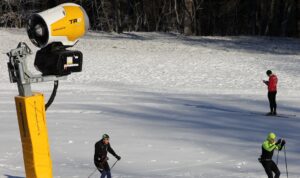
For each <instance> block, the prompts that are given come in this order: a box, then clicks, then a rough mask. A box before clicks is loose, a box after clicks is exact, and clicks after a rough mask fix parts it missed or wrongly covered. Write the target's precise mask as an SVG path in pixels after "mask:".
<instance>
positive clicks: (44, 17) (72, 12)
mask: <svg viewBox="0 0 300 178" xmlns="http://www.w3.org/2000/svg"><path fill="white" fill-rule="evenodd" d="M89 26H90V23H89V18H88V16H87V13H86V12H85V10H84V9H83V8H82V7H81V6H79V5H77V4H74V3H64V4H61V5H58V6H56V7H54V8H52V9H48V10H46V11H43V12H40V13H37V14H33V15H31V16H30V17H29V19H28V22H27V34H28V36H29V38H30V40H31V42H32V43H33V44H34V45H35V46H37V47H39V48H43V47H45V46H47V45H48V44H51V43H61V44H62V45H64V46H73V45H74V44H76V42H77V41H78V39H79V38H80V37H82V36H83V35H84V34H85V33H86V32H87V31H88V29H89Z"/></svg>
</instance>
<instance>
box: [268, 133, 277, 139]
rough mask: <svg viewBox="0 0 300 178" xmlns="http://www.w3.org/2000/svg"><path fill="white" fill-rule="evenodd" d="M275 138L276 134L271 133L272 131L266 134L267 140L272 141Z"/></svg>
mask: <svg viewBox="0 0 300 178" xmlns="http://www.w3.org/2000/svg"><path fill="white" fill-rule="evenodd" d="M275 139H276V134H275V133H273V132H271V133H269V135H268V140H269V141H272V140H275Z"/></svg>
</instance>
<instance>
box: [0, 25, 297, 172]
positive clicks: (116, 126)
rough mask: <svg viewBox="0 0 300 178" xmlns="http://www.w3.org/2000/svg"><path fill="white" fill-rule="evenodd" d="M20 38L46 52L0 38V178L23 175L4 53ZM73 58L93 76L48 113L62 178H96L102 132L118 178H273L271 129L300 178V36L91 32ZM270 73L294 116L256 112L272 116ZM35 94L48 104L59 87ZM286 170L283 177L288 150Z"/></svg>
mask: <svg viewBox="0 0 300 178" xmlns="http://www.w3.org/2000/svg"><path fill="white" fill-rule="evenodd" d="M19 41H25V42H26V43H27V44H28V45H29V46H30V47H31V48H32V50H33V51H34V52H35V51H36V50H38V49H37V48H35V47H34V46H33V45H32V44H31V43H30V41H29V40H28V38H27V35H26V33H25V31H24V30H17V29H0V53H1V60H0V114H1V116H0V120H1V124H0V130H1V134H0V143H1V147H0V178H2V177H3V178H15V177H17V178H24V177H25V172H24V165H23V158H22V150H21V143H20V138H19V130H18V125H17V119H16V113H15V106H14V99H13V97H14V96H15V95H17V88H16V85H15V84H10V83H9V79H8V73H7V69H6V62H7V59H8V58H7V56H6V55H5V53H6V52H8V51H9V50H10V49H13V48H15V47H16V46H17V44H18V42H19ZM74 49H78V50H81V51H82V52H83V54H84V71H83V72H82V73H77V74H73V75H71V76H70V77H69V78H68V80H66V81H61V83H60V86H59V92H58V94H57V98H56V100H55V101H54V103H53V105H52V106H51V107H50V109H49V111H47V119H48V130H49V137H50V143H51V154H52V160H53V172H54V177H55V178H76V177H78V178H86V177H88V175H89V174H90V173H91V172H92V171H93V170H94V165H93V151H94V143H95V142H96V141H98V140H99V139H100V137H101V135H102V134H103V133H108V134H109V135H110V136H111V144H112V147H113V148H114V149H115V151H116V152H117V153H118V154H120V155H121V156H122V160H121V161H120V162H118V163H117V164H116V166H115V167H114V168H113V171H112V173H113V177H114V178H141V177H143V178H154V177H155V178H173V177H174V178H219V177H223V178H265V177H266V175H265V173H264V171H263V168H262V166H261V165H260V164H259V163H258V161H257V158H258V157H259V155H260V152H261V143H262V142H263V141H264V139H265V137H266V136H267V134H268V132H270V131H273V132H275V133H277V135H278V136H279V137H282V138H285V139H286V140H287V156H288V166H289V176H290V177H291V178H300V170H299V165H300V149H299V145H300V137H299V129H300V122H299V121H300V120H299V118H300V109H299V108H300V95H299V94H300V92H299V91H300V82H298V81H299V77H300V71H299V68H300V56H299V54H300V44H299V39H290V38H268V37H183V36H180V35H177V34H172V33H169V34H165V33H125V34H121V35H119V34H108V33H95V32H90V33H89V34H88V35H87V36H86V37H84V38H83V39H82V40H80V42H79V43H78V44H77V46H76V47H75V48H74ZM28 60H29V61H30V63H31V64H32V63H33V60H34V55H32V56H30V57H29V58H28ZM30 68H31V69H32V70H34V68H33V66H30ZM267 69H272V70H273V71H274V72H275V73H276V74H277V75H278V77H279V92H278V105H279V106H278V107H279V112H280V113H283V114H289V115H297V116H296V117H290V118H279V117H266V116H263V115H260V114H254V113H264V112H267V111H268V102H267V98H266V87H265V85H264V84H263V83H262V80H263V79H266V75H265V71H266V70H267ZM33 88H34V89H35V90H37V91H42V92H45V93H46V96H47V97H49V94H50V92H51V90H52V84H51V83H45V84H39V85H37V84H35V85H33ZM275 157H276V156H275ZM109 161H110V164H111V165H112V164H113V163H114V161H115V158H113V156H110V160H109ZM279 166H280V170H281V172H282V177H284V176H285V165H284V157H283V152H281V153H280V159H279ZM94 177H99V173H96V174H95V175H94Z"/></svg>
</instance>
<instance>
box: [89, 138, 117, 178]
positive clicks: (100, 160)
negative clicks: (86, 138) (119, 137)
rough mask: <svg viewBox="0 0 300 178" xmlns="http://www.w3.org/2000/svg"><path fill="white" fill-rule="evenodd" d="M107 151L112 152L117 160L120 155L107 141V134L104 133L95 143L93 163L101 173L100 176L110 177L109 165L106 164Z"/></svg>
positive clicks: (102, 177)
mask: <svg viewBox="0 0 300 178" xmlns="http://www.w3.org/2000/svg"><path fill="white" fill-rule="evenodd" d="M107 152H108V153H110V154H112V155H113V156H114V157H115V158H116V159H117V160H121V157H120V156H119V155H117V154H116V153H115V151H114V150H113V149H112V148H111V146H110V143H109V135H107V134H104V135H103V136H102V139H101V140H100V141H98V142H97V143H96V144H95V154H94V163H95V166H96V167H97V169H98V170H99V171H100V173H101V178H105V177H106V176H107V178H111V172H110V167H109V164H108V162H107V161H108V157H107Z"/></svg>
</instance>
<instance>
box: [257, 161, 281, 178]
mask: <svg viewBox="0 0 300 178" xmlns="http://www.w3.org/2000/svg"><path fill="white" fill-rule="evenodd" d="M261 164H262V165H263V167H264V168H265V171H266V174H267V175H268V178H279V176H280V171H279V169H278V167H277V165H276V164H275V163H274V161H262V162H261ZM273 172H274V173H275V177H273Z"/></svg>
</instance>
